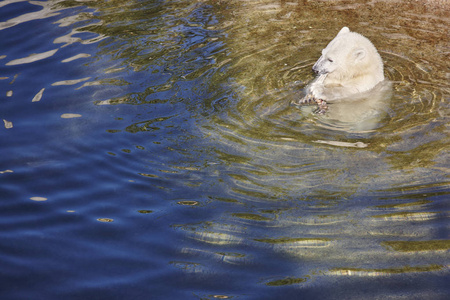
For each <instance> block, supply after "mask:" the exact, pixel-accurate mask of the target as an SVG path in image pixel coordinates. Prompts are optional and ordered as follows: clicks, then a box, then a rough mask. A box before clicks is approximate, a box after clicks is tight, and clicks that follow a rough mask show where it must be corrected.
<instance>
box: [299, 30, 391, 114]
mask: <svg viewBox="0 0 450 300" xmlns="http://www.w3.org/2000/svg"><path fill="white" fill-rule="evenodd" d="M313 71H314V72H316V73H317V74H318V76H317V78H316V79H315V80H314V81H313V82H312V83H311V84H310V85H309V86H308V87H307V88H306V96H305V97H304V98H302V99H300V101H298V102H297V103H294V104H310V103H317V104H318V105H319V110H318V111H317V112H318V113H324V112H325V111H326V109H327V105H326V102H332V101H335V100H340V99H346V98H347V99H348V98H349V97H352V96H354V95H358V94H360V93H363V92H367V91H369V90H371V89H373V88H374V87H375V86H376V85H377V84H379V83H380V82H382V81H383V80H384V71H383V61H382V59H381V57H380V55H379V54H378V52H377V49H376V48H375V47H374V45H373V44H372V43H371V42H370V41H369V40H368V39H367V38H365V37H364V36H362V35H360V34H359V33H356V32H351V31H350V29H348V27H343V28H342V29H341V30H340V31H339V33H338V34H337V36H336V37H335V38H334V39H333V40H332V41H331V42H330V43H329V44H328V45H327V47H326V48H325V49H323V50H322V56H320V58H319V60H317V62H316V63H315V64H314V66H313Z"/></svg>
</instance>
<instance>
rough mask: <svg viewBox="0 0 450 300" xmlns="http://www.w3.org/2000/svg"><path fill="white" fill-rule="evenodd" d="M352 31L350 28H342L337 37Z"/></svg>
mask: <svg viewBox="0 0 450 300" xmlns="http://www.w3.org/2000/svg"><path fill="white" fill-rule="evenodd" d="M349 32H350V29H348V27H342V29H341V31H339V33H338V34H337V35H340V34H343V33H349Z"/></svg>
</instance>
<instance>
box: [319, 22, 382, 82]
mask: <svg viewBox="0 0 450 300" xmlns="http://www.w3.org/2000/svg"><path fill="white" fill-rule="evenodd" d="M313 70H314V71H315V72H316V73H318V74H320V75H322V74H327V78H330V79H331V78H333V79H336V80H341V81H342V80H346V79H350V78H354V77H358V76H364V75H366V74H371V75H375V76H376V77H378V78H379V79H380V81H381V80H383V79H384V75H383V62H382V60H381V57H380V55H379V54H378V52H377V50H376V49H375V47H374V46H373V44H372V43H371V42H370V41H369V40H368V39H367V38H365V37H364V36H362V35H360V34H358V33H356V32H350V29H348V27H344V28H342V29H341V31H339V33H338V35H337V36H336V37H335V38H334V39H333V40H332V41H331V42H330V43H329V44H328V45H327V47H326V48H325V49H323V50H322V56H321V57H320V58H319V60H318V61H317V62H316V63H315V64H314V66H313Z"/></svg>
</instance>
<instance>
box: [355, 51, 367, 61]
mask: <svg viewBox="0 0 450 300" xmlns="http://www.w3.org/2000/svg"><path fill="white" fill-rule="evenodd" d="M353 55H354V57H355V61H360V60H362V59H364V57H365V56H366V50H365V49H363V48H357V49H356V50H355V51H354V52H353Z"/></svg>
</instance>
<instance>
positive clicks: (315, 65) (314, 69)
mask: <svg viewBox="0 0 450 300" xmlns="http://www.w3.org/2000/svg"><path fill="white" fill-rule="evenodd" d="M312 69H313V71H314V72H316V73H319V69H318V68H317V64H314V66H313V67H312Z"/></svg>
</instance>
